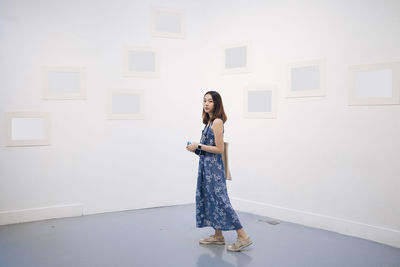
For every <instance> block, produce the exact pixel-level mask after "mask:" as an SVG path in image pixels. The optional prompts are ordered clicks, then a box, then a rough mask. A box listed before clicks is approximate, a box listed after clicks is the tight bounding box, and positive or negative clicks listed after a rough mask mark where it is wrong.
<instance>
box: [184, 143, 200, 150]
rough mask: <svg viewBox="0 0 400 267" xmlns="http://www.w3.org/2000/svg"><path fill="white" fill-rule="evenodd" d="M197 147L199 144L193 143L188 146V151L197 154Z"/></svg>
mask: <svg viewBox="0 0 400 267" xmlns="http://www.w3.org/2000/svg"><path fill="white" fill-rule="evenodd" d="M197 145H198V143H191V144H190V145H188V146H186V149H187V150H188V151H190V152H195V151H196V148H197Z"/></svg>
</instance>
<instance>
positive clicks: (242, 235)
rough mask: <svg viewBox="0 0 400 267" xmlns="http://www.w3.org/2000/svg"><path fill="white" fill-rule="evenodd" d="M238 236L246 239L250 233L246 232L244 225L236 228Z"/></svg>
mask: <svg viewBox="0 0 400 267" xmlns="http://www.w3.org/2000/svg"><path fill="white" fill-rule="evenodd" d="M236 232H237V235H238V238H240V239H242V240H246V239H247V237H248V235H247V234H246V232H245V231H244V229H243V227H242V228H240V229H239V230H236Z"/></svg>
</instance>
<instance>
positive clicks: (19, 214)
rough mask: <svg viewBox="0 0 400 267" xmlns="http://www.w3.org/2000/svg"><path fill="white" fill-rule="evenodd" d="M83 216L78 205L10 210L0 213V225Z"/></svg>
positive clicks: (81, 209)
mask: <svg viewBox="0 0 400 267" xmlns="http://www.w3.org/2000/svg"><path fill="white" fill-rule="evenodd" d="M82 214H83V206H82V204H80V203H77V204H67V205H58V206H49V207H40V208H33V209H23V210H11V211H1V212H0V225H6V224H13V223H23V222H32V221H41V220H47V219H54V218H64V217H75V216H81V215H82Z"/></svg>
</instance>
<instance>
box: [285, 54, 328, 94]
mask: <svg viewBox="0 0 400 267" xmlns="http://www.w3.org/2000/svg"><path fill="white" fill-rule="evenodd" d="M286 69H287V71H286V73H287V78H286V80H287V87H286V97H322V96H325V95H326V89H325V87H326V60H325V59H319V60H308V61H297V62H292V63H288V64H287V68H286Z"/></svg>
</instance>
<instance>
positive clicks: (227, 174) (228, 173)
mask: <svg viewBox="0 0 400 267" xmlns="http://www.w3.org/2000/svg"><path fill="white" fill-rule="evenodd" d="M228 147H229V143H228V142H224V153H222V161H223V162H224V170H225V177H226V180H231V181H232V176H231V171H230V170H229V165H228Z"/></svg>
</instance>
